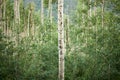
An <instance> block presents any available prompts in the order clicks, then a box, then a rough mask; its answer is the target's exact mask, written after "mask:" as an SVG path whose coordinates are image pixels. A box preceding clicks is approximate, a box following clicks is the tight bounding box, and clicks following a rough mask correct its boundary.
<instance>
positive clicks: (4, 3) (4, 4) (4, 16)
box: [3, 0, 6, 33]
mask: <svg viewBox="0 0 120 80" xmlns="http://www.w3.org/2000/svg"><path fill="white" fill-rule="evenodd" d="M5 11H6V0H4V2H3V19H4V21H3V29H4V33H5V18H6V14H5Z"/></svg>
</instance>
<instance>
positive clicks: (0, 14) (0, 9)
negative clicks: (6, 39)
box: [0, 0, 3, 28]
mask: <svg viewBox="0 0 120 80" xmlns="http://www.w3.org/2000/svg"><path fill="white" fill-rule="evenodd" d="M2 3H3V0H0V28H1V26H2Z"/></svg>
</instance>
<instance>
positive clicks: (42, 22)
mask: <svg viewBox="0 0 120 80" xmlns="http://www.w3.org/2000/svg"><path fill="white" fill-rule="evenodd" d="M41 24H42V25H43V24H44V1H43V0H41Z"/></svg>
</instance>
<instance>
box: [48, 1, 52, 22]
mask: <svg viewBox="0 0 120 80" xmlns="http://www.w3.org/2000/svg"><path fill="white" fill-rule="evenodd" d="M48 6H49V7H48V17H49V18H50V23H52V0H49V4H48Z"/></svg>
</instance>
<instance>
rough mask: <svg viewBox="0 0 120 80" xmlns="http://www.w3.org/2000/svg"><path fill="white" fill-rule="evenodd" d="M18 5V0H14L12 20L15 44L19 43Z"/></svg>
mask: <svg viewBox="0 0 120 80" xmlns="http://www.w3.org/2000/svg"><path fill="white" fill-rule="evenodd" d="M19 6H20V0H14V21H15V25H16V31H17V34H16V42H17V45H18V44H19V25H20V11H19Z"/></svg>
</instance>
